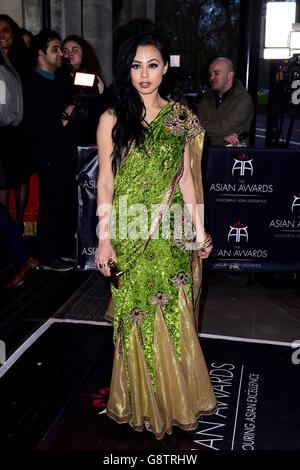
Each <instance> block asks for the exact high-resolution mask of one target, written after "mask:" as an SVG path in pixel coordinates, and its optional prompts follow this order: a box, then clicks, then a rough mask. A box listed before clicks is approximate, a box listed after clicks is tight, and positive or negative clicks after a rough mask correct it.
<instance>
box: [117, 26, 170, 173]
mask: <svg viewBox="0 0 300 470" xmlns="http://www.w3.org/2000/svg"><path fill="white" fill-rule="evenodd" d="M138 46H154V47H155V48H156V49H158V50H159V52H160V54H161V56H162V58H163V62H164V64H166V63H167V62H168V60H169V56H168V54H167V52H166V49H165V46H164V44H163V43H162V41H161V39H160V38H159V37H158V36H157V35H156V34H154V33H141V34H137V35H135V36H133V37H131V38H129V39H127V40H126V41H125V42H124V43H123V44H122V46H121V48H120V51H119V55H118V60H117V63H116V67H115V72H114V92H115V96H116V103H115V110H116V116H117V121H116V124H115V126H114V128H113V131H112V139H113V160H112V167H113V170H114V172H115V173H116V171H117V169H118V167H119V165H120V163H121V160H122V159H123V158H124V157H125V156H126V155H127V154H128V152H129V149H130V146H131V145H132V144H133V143H140V142H142V141H143V138H144V136H145V133H146V132H148V129H147V127H145V126H144V125H143V121H144V118H145V115H146V108H145V105H144V103H143V100H142V99H141V97H140V95H139V93H138V91H137V90H136V89H135V88H134V86H133V85H132V82H131V66H132V62H133V60H134V58H135V55H136V50H137V48H138Z"/></svg>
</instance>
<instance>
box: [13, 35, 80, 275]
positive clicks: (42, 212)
mask: <svg viewBox="0 0 300 470" xmlns="http://www.w3.org/2000/svg"><path fill="white" fill-rule="evenodd" d="M31 53H32V60H33V65H34V70H33V71H32V73H31V75H30V76H29V77H28V79H27V81H26V82H25V84H24V89H23V96H24V119H23V124H22V125H23V131H24V135H25V137H26V140H27V142H28V146H29V152H30V155H31V158H32V162H33V171H34V172H36V173H37V175H38V179H39V202H40V205H39V212H38V221H37V256H38V259H39V261H40V265H41V267H43V268H44V269H48V270H53V271H68V270H70V269H73V268H74V267H75V264H74V261H75V260H74V261H72V258H74V250H75V230H76V213H77V210H76V179H75V174H76V156H77V146H76V124H75V123H74V122H73V121H69V120H68V116H69V115H70V114H71V112H72V111H73V109H74V106H73V105H70V104H69V103H68V93H67V90H66V88H65V86H64V84H63V82H62V81H60V80H58V79H57V78H56V76H55V72H56V70H57V69H58V68H59V67H61V65H62V51H61V42H60V37H59V35H58V33H56V32H55V31H47V30H44V31H41V32H40V33H39V34H38V35H36V36H34V37H33V39H32V41H31Z"/></svg>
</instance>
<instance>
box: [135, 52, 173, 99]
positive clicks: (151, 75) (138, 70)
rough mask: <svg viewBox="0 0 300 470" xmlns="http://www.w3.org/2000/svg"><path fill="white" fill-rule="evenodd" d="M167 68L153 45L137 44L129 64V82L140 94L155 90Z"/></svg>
mask: <svg viewBox="0 0 300 470" xmlns="http://www.w3.org/2000/svg"><path fill="white" fill-rule="evenodd" d="M167 69H168V64H164V61H163V58H162V56H161V53H160V52H159V50H158V49H157V48H156V47H155V46H139V47H138V48H137V50H136V54H135V58H134V59H133V62H132V65H131V82H132V85H133V86H134V88H136V90H137V91H138V92H139V93H140V94H141V95H148V94H151V93H153V92H154V91H156V90H157V89H158V87H159V85H160V84H161V82H162V78H163V75H164V74H165V73H166V71H167Z"/></svg>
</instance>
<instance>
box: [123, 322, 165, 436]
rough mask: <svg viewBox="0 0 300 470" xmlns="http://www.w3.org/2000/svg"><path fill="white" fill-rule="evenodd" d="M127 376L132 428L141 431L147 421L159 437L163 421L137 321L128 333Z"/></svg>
mask: <svg viewBox="0 0 300 470" xmlns="http://www.w3.org/2000/svg"><path fill="white" fill-rule="evenodd" d="M128 376H129V383H130V391H131V409H132V426H133V428H134V429H135V430H136V431H142V430H143V427H144V422H145V421H148V422H149V423H150V425H151V429H152V430H153V432H155V434H158V437H160V436H161V431H162V429H163V422H162V420H161V417H160V414H159V410H158V407H157V404H156V400H155V396H154V391H153V387H152V382H151V379H150V376H149V373H148V370H147V365H146V361H145V357H144V353H143V349H142V345H141V340H140V337H139V330H138V324H137V322H134V324H133V327H132V329H131V334H130V342H129V349H128ZM124 385H125V384H124ZM126 386H127V384H126Z"/></svg>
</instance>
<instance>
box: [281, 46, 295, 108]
mask: <svg viewBox="0 0 300 470" xmlns="http://www.w3.org/2000/svg"><path fill="white" fill-rule="evenodd" d="M282 69H283V94H284V95H285V96H286V98H287V100H288V101H289V103H291V104H293V105H298V104H299V102H298V100H297V101H296V100H295V99H293V95H295V90H297V89H298V88H299V86H298V83H297V82H298V80H300V54H294V55H293V56H292V57H291V58H290V59H288V60H287V61H286V63H285V65H284V66H282V67H280V70H282Z"/></svg>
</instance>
